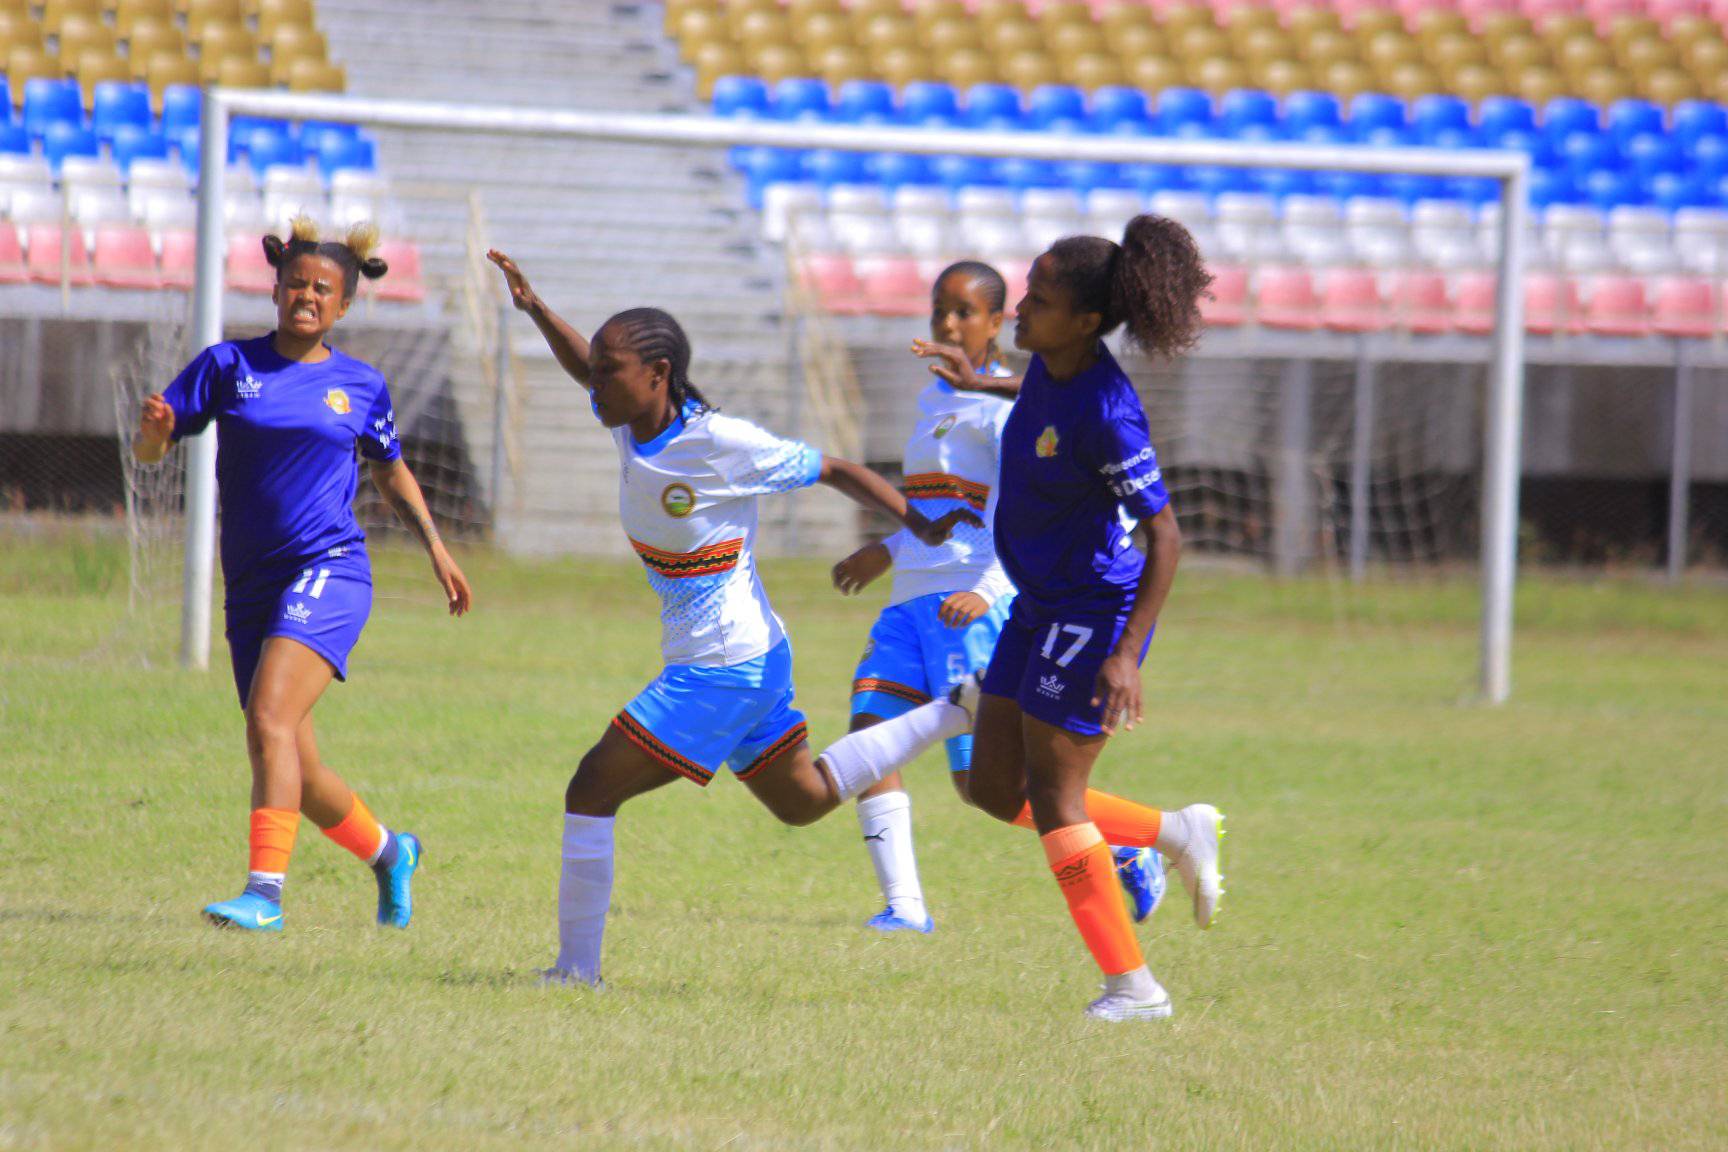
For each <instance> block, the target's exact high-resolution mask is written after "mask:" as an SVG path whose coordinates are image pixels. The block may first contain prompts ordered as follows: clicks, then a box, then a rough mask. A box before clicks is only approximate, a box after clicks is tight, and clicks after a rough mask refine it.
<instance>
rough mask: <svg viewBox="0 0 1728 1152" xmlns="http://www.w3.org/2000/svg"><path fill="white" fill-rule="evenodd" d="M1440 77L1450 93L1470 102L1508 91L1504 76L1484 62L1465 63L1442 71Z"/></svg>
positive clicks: (1504, 93)
mask: <svg viewBox="0 0 1728 1152" xmlns="http://www.w3.org/2000/svg"><path fill="white" fill-rule="evenodd" d="M1441 77H1442V79H1444V81H1445V83H1446V87H1447V89H1448V90H1449V91H1450V92H1451V93H1452V95H1454V96H1459V97H1462V98H1463V99H1465V100H1469V101H1470V102H1472V103H1475V102H1476V101H1478V100H1483V99H1486V98H1487V97H1489V96H1504V95H1506V94H1507V92H1508V91H1510V88H1509V87H1508V85H1507V83H1506V78H1505V77H1504V76H1503V75H1501V73H1500V72H1499V71H1498V70H1497V69H1494V68H1490V67H1488V66H1487V65H1485V64H1465V65H1463V66H1462V67H1459V68H1456V69H1453V70H1452V71H1451V72H1442V73H1441Z"/></svg>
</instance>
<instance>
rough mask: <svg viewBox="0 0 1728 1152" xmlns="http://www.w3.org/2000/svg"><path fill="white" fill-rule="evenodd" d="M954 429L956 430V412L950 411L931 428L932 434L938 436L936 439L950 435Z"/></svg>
mask: <svg viewBox="0 0 1728 1152" xmlns="http://www.w3.org/2000/svg"><path fill="white" fill-rule="evenodd" d="M952 431H954V413H952V412H950V413H948V415H946V416H944V417H942V420H941V422H940V423H938V424H937V425H936V427H935V428H934V429H932V430H931V432H930V435H932V436H934V437H936V439H938V440H940V439H942V437H944V436H946V435H948V433H950V432H952Z"/></svg>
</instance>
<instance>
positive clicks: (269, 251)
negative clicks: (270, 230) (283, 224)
mask: <svg viewBox="0 0 1728 1152" xmlns="http://www.w3.org/2000/svg"><path fill="white" fill-rule="evenodd" d="M287 251H288V245H287V243H286V242H285V241H284V240H283V239H282V237H280V236H266V237H264V260H265V263H267V264H269V265H270V267H272V268H281V267H282V257H283V255H284V254H285V253H286V252H287Z"/></svg>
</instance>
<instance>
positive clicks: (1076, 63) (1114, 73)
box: [1057, 52, 1128, 92]
mask: <svg viewBox="0 0 1728 1152" xmlns="http://www.w3.org/2000/svg"><path fill="white" fill-rule="evenodd" d="M1057 74H1058V75H1059V76H1060V77H1061V78H1062V82H1063V83H1064V84H1072V85H1074V87H1076V88H1084V89H1086V91H1088V92H1094V91H1097V90H1098V89H1099V88H1111V87H1118V86H1121V85H1123V84H1126V83H1128V74H1127V73H1126V72H1125V71H1123V69H1122V63H1121V61H1119V60H1117V59H1116V57H1114V56H1106V55H1105V54H1104V53H1102V52H1083V53H1081V54H1080V55H1078V56H1070V57H1068V58H1067V59H1065V60H1060V61H1058V62H1057Z"/></svg>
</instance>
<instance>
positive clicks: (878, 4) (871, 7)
mask: <svg viewBox="0 0 1728 1152" xmlns="http://www.w3.org/2000/svg"><path fill="white" fill-rule="evenodd" d="M775 2H776V3H777V2H778V0H775ZM851 7H852V21H853V23H855V24H863V23H866V22H868V21H869V20H871V19H873V18H875V17H877V16H897V17H904V16H905V15H906V5H904V4H902V3H901V2H900V0H852V6H851Z"/></svg>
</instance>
